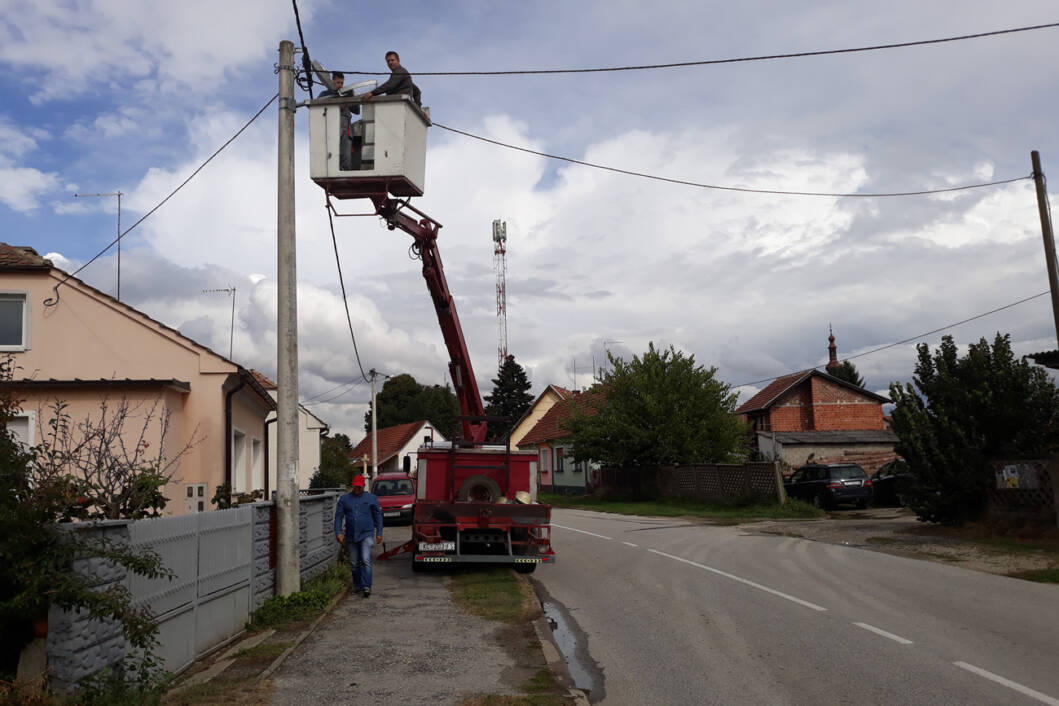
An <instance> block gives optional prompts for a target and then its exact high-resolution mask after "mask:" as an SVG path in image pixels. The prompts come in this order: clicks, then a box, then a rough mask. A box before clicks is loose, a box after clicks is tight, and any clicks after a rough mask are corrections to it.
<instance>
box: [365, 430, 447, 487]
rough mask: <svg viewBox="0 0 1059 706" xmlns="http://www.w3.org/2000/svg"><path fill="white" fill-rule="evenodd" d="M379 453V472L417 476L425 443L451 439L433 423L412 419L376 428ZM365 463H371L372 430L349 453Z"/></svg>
mask: <svg viewBox="0 0 1059 706" xmlns="http://www.w3.org/2000/svg"><path fill="white" fill-rule="evenodd" d="M375 436H376V442H375V444H376V452H377V453H378V463H377V464H376V468H377V469H378V472H379V473H396V472H401V471H403V472H405V473H409V474H411V475H413V476H414V475H416V470H417V469H418V465H417V463H418V452H419V447H420V446H422V445H424V444H434V443H440V442H445V441H448V440H447V439H446V438H445V437H444V436H442V435H441V434H440V433H439V432H438V431H436V430H435V429H434V427H433V425H432V424H431V423H430V422H427V421H422V422H409V423H408V424H398V425H397V426H394V427H386V428H384V429H377V430H376V431H375ZM364 459H367V461H366V463H367V465H368V466H369V467H370V466H371V433H370V432H369V433H368V435H367V436H365V437H364V439H363V440H361V442H360V443H359V444H357V445H356V446H354V447H353V450H352V451H350V452H349V460H350V461H352V462H353V464H354V465H355V466H361V465H363V464H364V463H365V460H364Z"/></svg>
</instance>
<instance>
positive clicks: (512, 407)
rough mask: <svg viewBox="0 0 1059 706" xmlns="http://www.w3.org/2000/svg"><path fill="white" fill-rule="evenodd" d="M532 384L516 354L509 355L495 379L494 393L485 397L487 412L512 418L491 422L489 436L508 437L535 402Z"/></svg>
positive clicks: (499, 438) (497, 438) (495, 439)
mask: <svg viewBox="0 0 1059 706" xmlns="http://www.w3.org/2000/svg"><path fill="white" fill-rule="evenodd" d="M532 386H533V385H532V383H530V381H529V379H528V378H527V377H526V371H525V370H524V369H523V367H522V366H521V365H519V364H518V363H516V362H515V356H513V355H509V356H507V358H505V359H504V364H503V365H501V366H500V369H499V370H498V371H497V375H496V378H494V379H493V394H491V395H486V397H485V401H486V403H487V404H486V406H485V413H486V414H489V415H493V416H497V417H507V418H508V419H509V420H510V421H509V422H507V423H499V422H497V423H490V424H489V436H490V437H491V438H492V439H493V440H494V441H498V440H502V439H504V438H505V437H507V435H508V434H510V433H511V428H512V427H513V426H514V425H515V422H517V421H518V420H519V419H520V418H521V417H522V415H523V414H525V413H526V411H527V410H528V409H529V408H530V405H532V404H533V395H531V394H530V392H529V391H530V388H531V387H532Z"/></svg>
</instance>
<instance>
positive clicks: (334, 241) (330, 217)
mask: <svg viewBox="0 0 1059 706" xmlns="http://www.w3.org/2000/svg"><path fill="white" fill-rule="evenodd" d="M324 198H326V199H327V221H328V223H330V224H331V243H332V244H333V245H334V247H335V265H337V266H338V284H339V285H340V286H341V287H342V305H343V306H345V307H346V323H347V324H349V337H350V338H352V339H353V353H354V354H355V355H356V357H357V367H358V368H360V377H362V378H363V379H364V382H371V380H370V379H369V378H368V376H367V374H366V373H365V372H364V366H363V365H362V364H361V362H360V351H358V350H357V337H356V335H355V334H354V333H353V319H352V318H351V317H350V315H349V300H348V299H346V282H345V280H344V279H343V278H342V261H341V260H340V259H339V257H338V239H337V238H336V237H335V219H334V217H333V215H332V213H331V195H330V194H325V196H324ZM343 394H345V393H343Z"/></svg>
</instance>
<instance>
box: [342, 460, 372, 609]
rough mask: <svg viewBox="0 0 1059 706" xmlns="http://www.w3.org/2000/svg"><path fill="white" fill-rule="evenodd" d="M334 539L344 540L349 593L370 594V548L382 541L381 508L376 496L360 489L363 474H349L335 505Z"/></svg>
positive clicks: (361, 487) (362, 485) (362, 483)
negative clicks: (346, 489)
mask: <svg viewBox="0 0 1059 706" xmlns="http://www.w3.org/2000/svg"><path fill="white" fill-rule="evenodd" d="M335 539H337V540H338V543H339V544H341V543H343V542H345V543H346V548H347V549H349V566H350V569H351V570H352V571H353V587H352V588H351V589H350V591H351V592H352V593H362V594H363V595H364V597H365V598H367V597H368V596H370V595H371V547H372V545H373V544H380V543H381V542H382V508H381V507H379V499H378V498H377V497H375V496H374V495H372V494H371V493H366V492H364V476H362V475H359V474H358V475H355V476H353V482H352V483H351V484H350V492H348V493H346V494H345V495H343V496H342V497H341V498H339V499H338V505H337V507H335Z"/></svg>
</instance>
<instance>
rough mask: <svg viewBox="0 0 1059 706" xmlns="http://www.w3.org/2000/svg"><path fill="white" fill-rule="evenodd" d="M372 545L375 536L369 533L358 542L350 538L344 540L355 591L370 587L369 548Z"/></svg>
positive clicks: (373, 544)
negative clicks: (347, 550)
mask: <svg viewBox="0 0 1059 706" xmlns="http://www.w3.org/2000/svg"><path fill="white" fill-rule="evenodd" d="M373 546H375V536H374V535H370V534H369V535H368V536H367V537H365V538H364V539H362V540H360V541H359V542H357V541H355V540H352V539H350V540H348V541H347V542H346V548H347V549H349V568H350V569H351V570H352V571H353V590H355V591H359V590H361V589H364V588H371V548H372V547H373Z"/></svg>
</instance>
